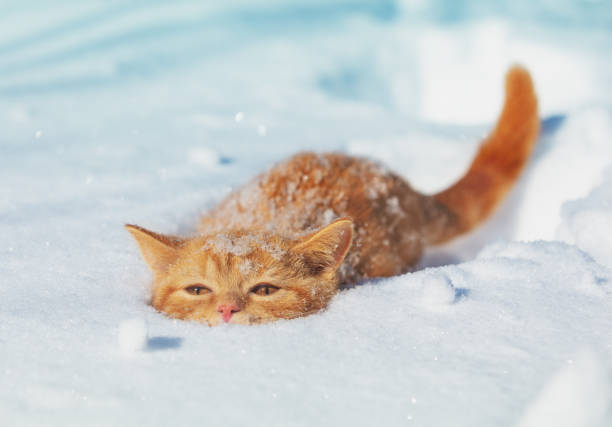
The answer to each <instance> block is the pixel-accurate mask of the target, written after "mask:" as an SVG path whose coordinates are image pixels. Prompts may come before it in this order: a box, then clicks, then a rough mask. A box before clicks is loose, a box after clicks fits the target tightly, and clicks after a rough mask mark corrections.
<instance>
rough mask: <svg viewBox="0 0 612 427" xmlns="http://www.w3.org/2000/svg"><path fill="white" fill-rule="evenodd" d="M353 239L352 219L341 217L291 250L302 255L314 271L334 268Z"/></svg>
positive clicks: (337, 265) (339, 262)
mask: <svg viewBox="0 0 612 427" xmlns="http://www.w3.org/2000/svg"><path fill="white" fill-rule="evenodd" d="M352 241H353V221H351V220H350V219H348V218H341V219H338V220H336V221H334V222H332V223H331V224H330V225H328V226H327V227H324V228H322V229H321V230H319V231H317V232H316V233H315V234H313V235H311V236H310V237H308V238H307V239H306V240H305V241H304V242H301V243H298V244H297V245H296V246H294V247H293V250H294V251H295V252H297V253H300V254H302V255H303V256H304V261H305V263H306V265H307V266H308V267H309V268H311V270H312V271H313V272H314V273H320V272H322V271H324V270H328V269H332V270H334V271H335V270H336V269H337V268H338V267H339V266H340V264H342V261H343V260H344V257H345V256H346V254H347V253H348V251H349V249H350V247H351V242H352Z"/></svg>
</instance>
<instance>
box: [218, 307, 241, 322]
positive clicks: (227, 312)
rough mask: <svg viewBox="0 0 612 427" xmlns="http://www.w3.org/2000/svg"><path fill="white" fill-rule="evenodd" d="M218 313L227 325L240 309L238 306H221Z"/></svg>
mask: <svg viewBox="0 0 612 427" xmlns="http://www.w3.org/2000/svg"><path fill="white" fill-rule="evenodd" d="M217 311H218V312H219V313H221V317H222V318H223V321H224V322H225V323H227V322H229V321H230V319H231V318H232V315H233V314H234V313H236V312H238V311H240V309H239V308H238V306H237V305H236V304H219V306H218V307H217Z"/></svg>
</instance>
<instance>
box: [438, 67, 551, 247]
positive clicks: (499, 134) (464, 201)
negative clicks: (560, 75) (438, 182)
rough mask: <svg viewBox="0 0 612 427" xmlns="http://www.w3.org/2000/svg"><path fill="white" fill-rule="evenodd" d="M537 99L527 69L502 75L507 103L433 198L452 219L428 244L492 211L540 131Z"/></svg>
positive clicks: (471, 225) (469, 226)
mask: <svg viewBox="0 0 612 427" xmlns="http://www.w3.org/2000/svg"><path fill="white" fill-rule="evenodd" d="M539 124H540V121H539V118H538V101H537V98H536V95H535V91H534V88H533V83H532V81H531V77H530V76H529V73H528V72H527V70H525V69H524V68H522V67H520V66H513V67H512V68H510V70H509V71H508V74H507V75H506V100H505V103H504V108H503V110H502V113H501V116H500V118H499V120H498V122H497V125H496V126H495V129H494V130H493V132H492V133H491V134H490V135H489V137H487V139H485V140H484V142H483V143H482V145H481V146H480V149H479V150H478V154H477V155H476V158H475V159H474V161H473V162H472V165H471V166H470V169H469V170H468V171H467V173H466V174H465V175H464V176H463V177H462V178H461V179H460V180H459V181H458V182H457V183H455V184H454V185H453V186H451V187H450V188H448V189H447V190H444V191H442V192H440V193H438V194H435V195H434V196H433V197H434V199H436V200H437V201H438V202H440V203H441V204H442V205H444V206H445V207H446V208H447V209H448V210H449V211H450V212H451V213H452V214H454V215H455V221H453V224H454V225H453V226H452V227H449V229H448V230H447V232H444V233H440V234H438V235H437V236H436V238H435V239H433V241H430V243H443V242H445V241H447V240H450V239H452V238H453V237H455V236H457V235H459V234H462V233H465V232H467V231H469V230H471V229H472V228H474V227H475V226H476V225H478V224H479V223H480V222H482V221H483V220H485V219H486V218H487V217H488V216H489V215H491V213H492V212H493V211H494V210H495V207H496V206H497V205H498V203H499V202H500V201H501V200H502V199H503V198H504V196H505V195H506V193H508V191H509V190H510V188H511V187H512V184H514V182H515V181H516V179H517V178H518V176H519V174H520V173H521V171H522V169H523V167H524V166H525V163H526V162H527V159H528V158H529V155H530V153H531V150H532V148H533V146H534V142H535V140H536V138H537V135H538V131H539Z"/></svg>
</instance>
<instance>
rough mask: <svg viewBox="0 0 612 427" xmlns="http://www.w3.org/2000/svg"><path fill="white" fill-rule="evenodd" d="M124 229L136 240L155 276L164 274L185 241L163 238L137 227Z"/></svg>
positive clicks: (129, 225)
mask: <svg viewBox="0 0 612 427" xmlns="http://www.w3.org/2000/svg"><path fill="white" fill-rule="evenodd" d="M125 228H126V229H127V231H129V232H130V234H131V235H132V237H134V239H136V243H138V247H139V248H140V253H141V254H142V257H143V258H144V260H145V261H146V263H147V264H148V265H149V267H150V268H151V270H153V272H154V273H155V274H158V273H165V272H167V271H168V267H169V266H170V265H172V264H174V263H175V262H176V260H177V258H178V251H177V249H178V248H180V247H181V246H182V245H183V244H184V243H185V240H183V239H180V238H178V237H174V236H164V235H162V234H157V233H154V232H152V231H149V230H147V229H145V228H142V227H139V226H137V225H132V224H126V225H125Z"/></svg>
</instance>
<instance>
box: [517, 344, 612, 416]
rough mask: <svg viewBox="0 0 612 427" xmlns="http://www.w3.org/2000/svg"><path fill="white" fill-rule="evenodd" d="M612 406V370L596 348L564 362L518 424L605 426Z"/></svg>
mask: <svg viewBox="0 0 612 427" xmlns="http://www.w3.org/2000/svg"><path fill="white" fill-rule="evenodd" d="M610 410H612V387H611V385H610V374H609V372H607V369H606V367H605V365H604V364H603V363H602V362H601V360H600V359H599V356H597V355H596V354H595V353H594V352H592V351H587V350H585V351H583V352H581V353H579V354H578V355H576V357H574V358H572V359H568V360H567V362H566V366H564V367H563V368H562V369H561V370H560V371H559V372H558V373H557V374H556V375H555V376H554V377H553V378H552V379H551V380H550V382H549V383H548V384H547V385H546V386H545V387H544V388H543V389H542V391H541V392H540V394H539V395H538V396H537V397H536V399H535V400H534V401H533V402H532V403H531V404H530V405H529V407H528V408H527V410H526V412H525V414H524V415H523V417H522V419H521V421H520V422H519V423H518V427H604V426H607V425H609V424H608V421H609V419H608V417H607V416H606V415H607V414H609V411H610Z"/></svg>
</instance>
